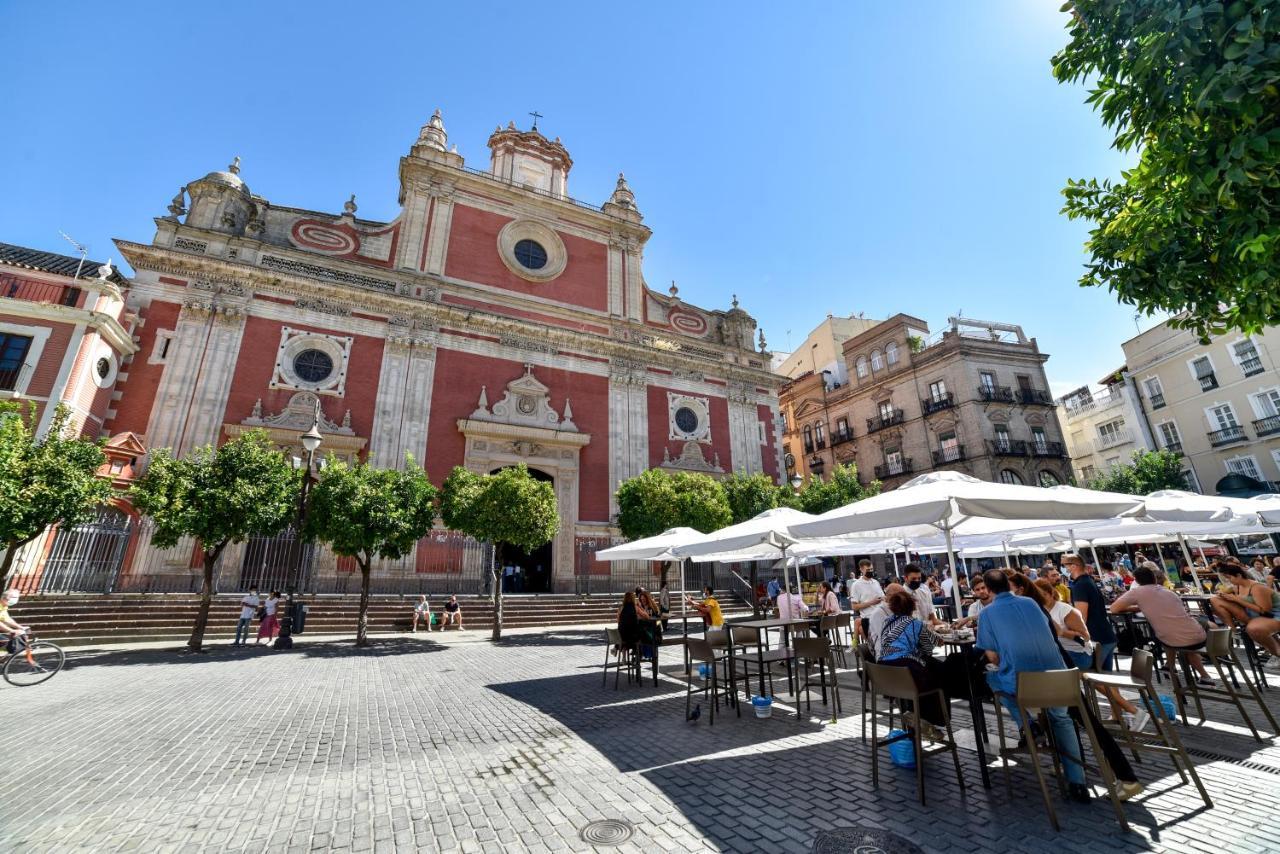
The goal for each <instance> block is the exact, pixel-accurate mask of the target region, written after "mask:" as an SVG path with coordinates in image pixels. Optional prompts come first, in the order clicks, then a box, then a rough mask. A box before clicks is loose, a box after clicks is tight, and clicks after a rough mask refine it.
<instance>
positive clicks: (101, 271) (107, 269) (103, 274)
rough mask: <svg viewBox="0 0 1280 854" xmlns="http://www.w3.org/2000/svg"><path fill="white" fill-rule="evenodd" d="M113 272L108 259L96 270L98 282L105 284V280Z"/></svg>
mask: <svg viewBox="0 0 1280 854" xmlns="http://www.w3.org/2000/svg"><path fill="white" fill-rule="evenodd" d="M114 272H115V270H113V269H112V268H111V259H109V258H108V259H107V263H105V264H103V265H102V266H101V267H99V268H98V280H99V281H101V282H105V281H106V280H107V279H109V278H111V274H112V273H114Z"/></svg>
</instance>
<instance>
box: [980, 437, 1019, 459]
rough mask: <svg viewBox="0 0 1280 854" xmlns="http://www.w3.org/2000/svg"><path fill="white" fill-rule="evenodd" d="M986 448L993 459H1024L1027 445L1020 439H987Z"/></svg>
mask: <svg viewBox="0 0 1280 854" xmlns="http://www.w3.org/2000/svg"><path fill="white" fill-rule="evenodd" d="M987 447H988V448H989V449H990V450H991V455H992V456H995V457H1025V456H1026V455H1027V443H1026V442H1025V441H1023V440H1021V439H1003V440H1002V439H989V440H988V441H987Z"/></svg>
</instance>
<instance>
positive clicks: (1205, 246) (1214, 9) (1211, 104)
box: [1053, 0, 1280, 338]
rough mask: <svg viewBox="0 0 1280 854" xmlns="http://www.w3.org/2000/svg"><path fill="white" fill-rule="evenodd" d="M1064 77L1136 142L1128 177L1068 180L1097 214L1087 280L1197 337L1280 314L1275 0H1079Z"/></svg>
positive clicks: (1061, 64) (1075, 201)
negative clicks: (1166, 316) (1082, 87)
mask: <svg viewBox="0 0 1280 854" xmlns="http://www.w3.org/2000/svg"><path fill="white" fill-rule="evenodd" d="M1063 9H1064V11H1070V12H1072V16H1073V17H1072V22H1071V24H1070V27H1069V29H1070V36H1071V41H1070V43H1069V44H1068V45H1067V46H1066V47H1065V48H1063V50H1062V51H1061V52H1060V53H1059V54H1058V55H1057V56H1055V57H1054V58H1053V73H1054V76H1055V77H1057V78H1058V80H1059V81H1060V82H1072V83H1074V82H1079V81H1087V82H1088V83H1089V84H1090V85H1091V86H1092V89H1091V90H1090V94H1089V98H1088V102H1089V103H1091V104H1093V105H1094V106H1095V107H1096V108H1097V110H1098V111H1099V113H1100V115H1101V117H1102V121H1103V124H1105V125H1106V126H1107V127H1108V128H1111V129H1112V130H1114V132H1115V142H1114V145H1115V147H1116V148H1117V149H1118V150H1120V151H1133V150H1137V151H1138V152H1139V159H1138V164H1137V166H1135V167H1134V168H1133V169H1130V170H1128V171H1126V172H1124V173H1123V180H1121V181H1119V182H1112V181H1109V180H1108V181H1101V182H1100V181H1097V180H1093V179H1089V180H1080V181H1070V182H1068V184H1067V187H1066V189H1065V190H1064V191H1063V193H1064V195H1065V197H1066V204H1065V207H1064V208H1063V212H1064V213H1066V214H1067V215H1068V216H1069V217H1071V218H1072V219H1084V220H1089V221H1091V222H1093V223H1095V226H1094V228H1093V229H1092V231H1090V233H1089V241H1088V244H1087V248H1088V251H1089V253H1090V255H1091V258H1090V260H1089V263H1088V264H1087V265H1086V272H1085V274H1084V276H1083V277H1082V278H1081V279H1080V283H1081V284H1082V285H1086V286H1101V287H1106V288H1108V289H1110V290H1111V291H1113V292H1114V293H1115V294H1116V295H1117V297H1118V298H1119V300H1120V301H1121V302H1123V303H1126V304H1129V305H1133V306H1136V307H1138V308H1139V309H1141V310H1143V311H1145V312H1147V313H1148V314H1150V313H1154V312H1159V311H1164V312H1172V313H1181V312H1183V311H1185V312H1186V314H1185V315H1180V316H1179V317H1178V318H1176V319H1175V320H1174V323H1175V325H1178V326H1180V327H1183V328H1190V329H1194V330H1196V332H1197V333H1198V334H1199V335H1200V336H1201V337H1202V338H1204V337H1207V336H1208V335H1210V334H1216V333H1220V332H1223V331H1226V330H1227V329H1229V328H1234V329H1239V330H1242V331H1244V332H1247V333H1252V332H1257V331H1259V330H1260V329H1261V328H1262V327H1264V326H1274V325H1277V324H1280V288H1277V287H1276V281H1277V280H1280V228H1278V227H1277V223H1278V222H1280V220H1277V211H1278V210H1280V39H1278V38H1277V36H1278V35H1280V14H1277V10H1276V8H1275V6H1274V4H1273V3H1272V2H1271V0H1236V2H1225V3H1212V2H1204V3H1192V2H1182V3H1175V2H1171V0H1163V2H1157V0H1072V2H1069V3H1068V4H1067V5H1066V6H1064V7H1063Z"/></svg>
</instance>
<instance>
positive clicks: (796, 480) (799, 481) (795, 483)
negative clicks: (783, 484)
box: [791, 472, 804, 492]
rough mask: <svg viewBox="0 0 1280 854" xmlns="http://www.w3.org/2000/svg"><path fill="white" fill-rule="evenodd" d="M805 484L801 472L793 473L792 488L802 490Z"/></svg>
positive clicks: (797, 490)
mask: <svg viewBox="0 0 1280 854" xmlns="http://www.w3.org/2000/svg"><path fill="white" fill-rule="evenodd" d="M803 485H804V478H802V477H801V476H800V472H796V473H795V474H793V475H791V488H792V489H794V490H795V491H796V492H799V491H800V487H801V486H803Z"/></svg>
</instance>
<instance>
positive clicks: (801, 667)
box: [794, 638, 842, 723]
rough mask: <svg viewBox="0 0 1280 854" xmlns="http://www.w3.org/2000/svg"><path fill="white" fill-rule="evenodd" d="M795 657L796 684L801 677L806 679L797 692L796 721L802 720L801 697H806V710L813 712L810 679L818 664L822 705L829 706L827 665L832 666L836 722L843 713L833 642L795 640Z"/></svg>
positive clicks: (833, 719) (822, 639) (833, 717)
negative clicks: (837, 717)
mask: <svg viewBox="0 0 1280 854" xmlns="http://www.w3.org/2000/svg"><path fill="white" fill-rule="evenodd" d="M794 644H795V657H796V682H797V683H799V682H800V678H801V676H803V677H804V683H803V684H798V685H797V690H796V719H797V720H799V719H800V696H801V694H803V695H804V699H805V703H806V708H807V710H808V711H810V712H812V711H813V695H812V694H811V693H810V691H809V685H810V684H812V683H811V680H810V679H809V671H810V669H811V668H812V667H813V665H814V663H815V662H816V663H817V665H818V679H819V684H820V685H821V686H822V705H824V706H825V705H827V665H830V666H831V692H832V694H834V695H835V696H834V697H833V698H832V699H833V702H832V704H831V707H832V708H831V722H832V723H835V722H836V716H837V715H838V714H839V713H840V712H841V711H842V710H841V708H840V683H839V680H838V679H837V677H836V662H835V657H834V656H833V654H832V647H831V642H830V641H829V640H827V639H826V638H796V639H795V642H794Z"/></svg>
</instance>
